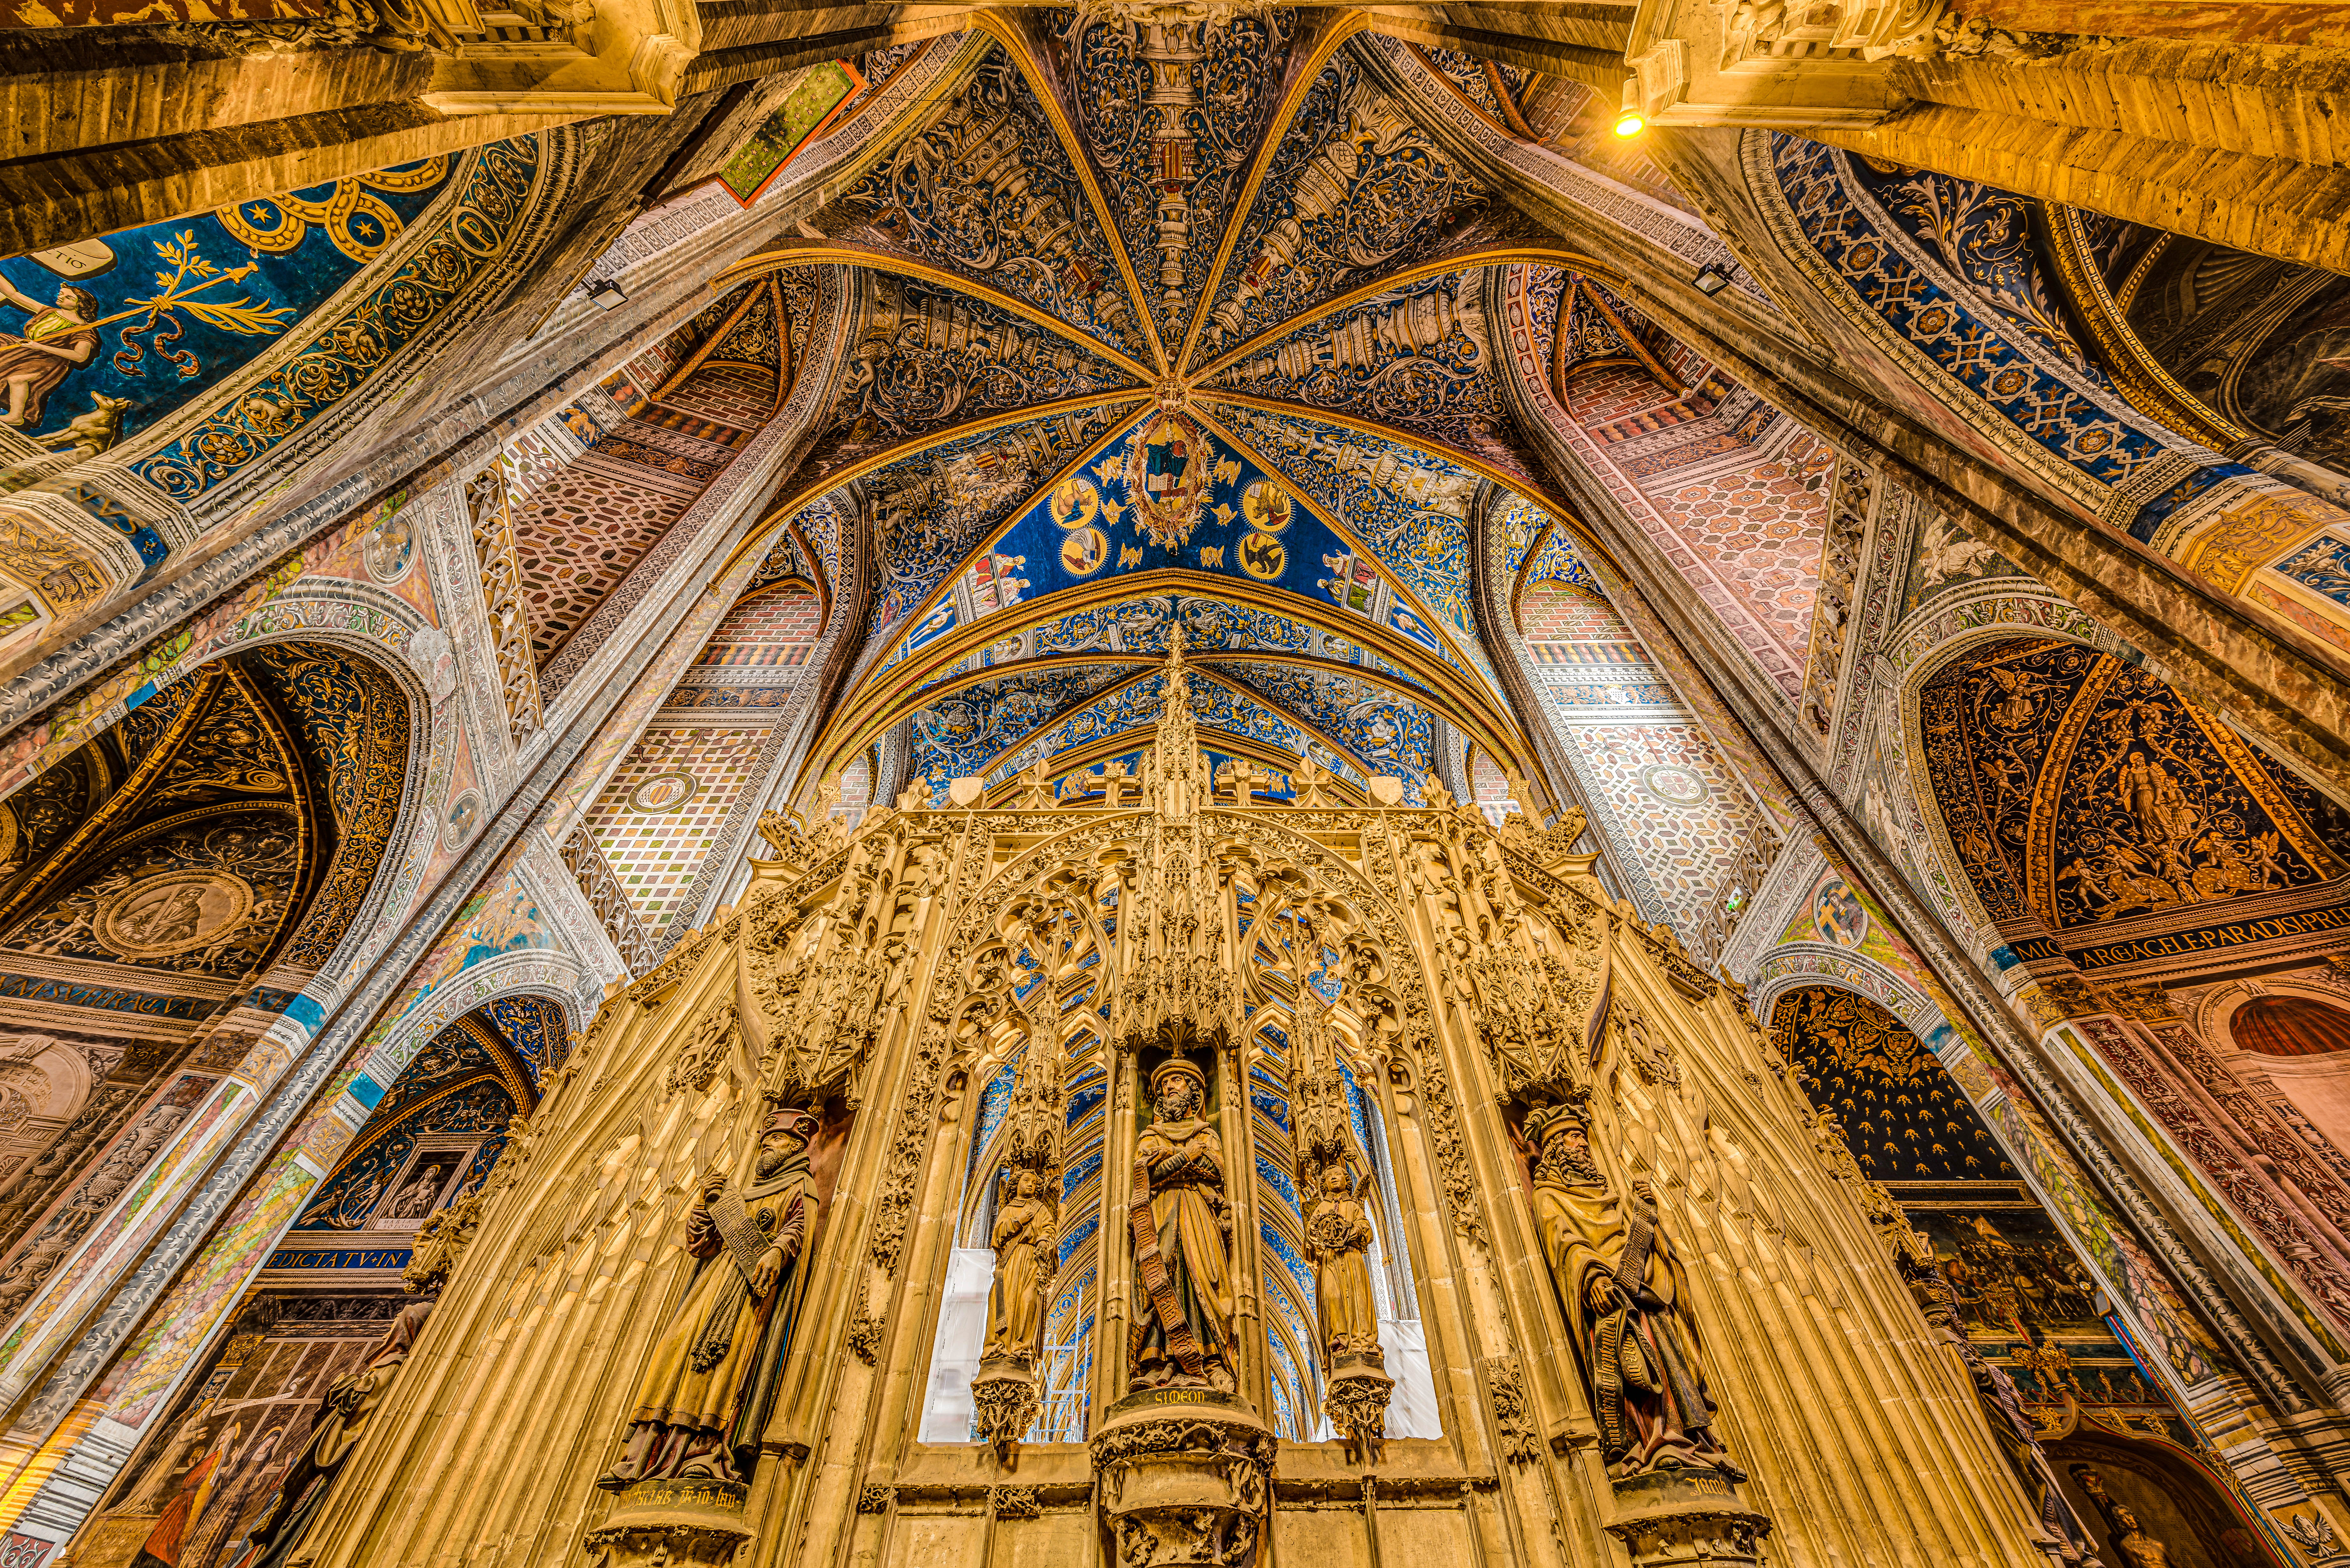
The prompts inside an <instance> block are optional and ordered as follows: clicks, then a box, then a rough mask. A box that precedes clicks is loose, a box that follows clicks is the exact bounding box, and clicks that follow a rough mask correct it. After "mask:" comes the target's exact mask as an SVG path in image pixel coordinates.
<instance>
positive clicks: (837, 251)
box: [710, 240, 1159, 387]
mask: <svg viewBox="0 0 2350 1568" xmlns="http://www.w3.org/2000/svg"><path fill="white" fill-rule="evenodd" d="M827 262H829V263H834V264H837V265H844V266H857V267H865V268H867V269H868V270H872V271H878V272H890V273H900V274H903V275H906V276H908V277H918V278H920V279H921V280H922V281H923V282H925V283H934V284H936V285H938V286H940V287H941V288H946V289H951V290H953V291H954V292H955V293H957V294H965V295H969V296H971V297H972V298H973V299H976V300H978V301H980V302H981V303H983V304H985V305H992V306H995V307H997V308H998V309H1001V310H1007V311H1010V312H1011V313H1012V314H1013V315H1014V316H1017V317H1021V318H1022V319H1024V320H1025V321H1028V322H1031V323H1033V324H1035V326H1038V327H1044V328H1045V330H1046V331H1048V332H1050V333H1052V334H1053V335H1054V336H1055V337H1062V338H1066V340H1067V341H1068V342H1070V343H1071V344H1073V345H1075V346H1076V347H1077V348H1082V349H1084V350H1085V351H1086V353H1087V355H1089V356H1091V357H1092V358H1097V359H1104V360H1107V361H1108V362H1109V363H1110V364H1112V365H1114V366H1116V367H1117V368H1118V369H1121V370H1123V371H1125V372H1126V373H1127V374H1128V375H1129V376H1131V377H1133V378H1134V379H1135V380H1136V381H1137V382H1138V383H1139V384H1140V385H1142V386H1145V387H1147V386H1149V385H1150V383H1151V382H1153V381H1155V380H1157V379H1159V378H1158V377H1157V376H1156V375H1155V374H1154V373H1152V372H1151V371H1150V370H1149V369H1147V368H1145V366H1144V365H1143V363H1142V361H1141V360H1139V359H1137V358H1133V357H1132V356H1130V355H1128V354H1126V353H1123V352H1121V351H1120V350H1118V349H1116V348H1111V347H1110V346H1109V345H1108V344H1107V343H1104V342H1102V341H1101V340H1100V339H1099V338H1096V337H1087V335H1086V334H1084V333H1082V332H1080V331H1078V330H1077V329H1076V327H1072V326H1070V325H1069V324H1068V323H1067V322H1066V321H1064V320H1062V319H1061V318H1060V317H1057V316H1055V315H1053V314H1052V313H1051V312H1049V311H1045V310H1039V309H1038V308H1037V307H1036V306H1033V305H1031V304H1029V303H1028V302H1027V301H1026V300H1024V299H1016V298H1014V296H1011V295H1008V294H1005V293H1003V292H1002V291H1000V290H998V289H994V288H991V287H990V286H987V285H986V284H984V283H982V282H980V281H979V280H978V279H976V278H974V277H972V275H970V274H969V273H961V272H956V271H954V270H952V269H951V268H949V267H942V266H940V265H937V264H936V263H934V262H927V261H923V260H921V259H920V257H918V256H911V255H903V254H899V253H898V252H896V251H889V250H883V249H881V248H880V247H879V246H878V245H861V244H855V243H853V242H850V241H846V240H786V241H785V242H784V244H780V245H778V246H776V247H775V249H774V250H771V251H761V252H760V253H759V254H757V255H752V256H744V257H743V259H742V260H741V261H738V262H736V263H734V264H733V265H731V266H729V267H728V268H726V270H725V271H723V272H722V273H720V274H719V275H717V276H716V277H714V278H712V279H711V280H710V287H711V291H712V293H714V294H719V295H723V294H724V293H725V292H726V291H727V290H729V289H731V288H733V286H735V285H736V284H738V283H740V282H742V281H743V279H744V278H747V277H756V276H758V275H761V274H764V273H776V272H782V271H784V270H785V269H786V268H789V267H795V266H812V265H818V264H822V263H827Z"/></svg>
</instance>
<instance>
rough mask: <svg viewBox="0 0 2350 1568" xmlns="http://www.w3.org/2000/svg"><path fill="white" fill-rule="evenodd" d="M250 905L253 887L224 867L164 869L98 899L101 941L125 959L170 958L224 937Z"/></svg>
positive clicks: (96, 921)
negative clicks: (102, 899)
mask: <svg viewBox="0 0 2350 1568" xmlns="http://www.w3.org/2000/svg"><path fill="white" fill-rule="evenodd" d="M252 909H253V888H252V886H251V885H250V884H249V883H247V882H246V881H245V880H244V878H243V877H235V876H232V875H230V874H229V873H228V872H226V871H166V872H164V873H162V874H161V875H160V876H155V877H141V878H140V880H138V881H136V882H134V883H132V884H131V885H130V887H128V888H124V889H123V890H122V891H121V892H120V893H118V894H116V895H115V896H114V897H113V898H109V899H108V900H106V901H105V902H103V903H101V904H100V905H99V909H98V915H97V918H96V919H95V921H94V922H93V923H94V925H95V927H96V931H95V934H96V936H97V938H98V940H99V944H100V945H101V946H103V947H105V948H106V949H107V950H109V951H110V952H113V953H116V954H118V955H120V957H123V958H127V959H143V958H168V957H170V956H171V955H172V954H173V953H183V952H189V951H192V950H194V949H196V948H200V947H204V946H207V945H210V944H211V943H213V942H216V941H219V940H222V939H224V937H226V936H227V935H228V933H229V932H230V931H232V930H233V929H235V927H236V926H237V925H239V924H240V923H242V922H243V920H244V917H245V916H246V914H247V913H249V912H250V911H251V910H252Z"/></svg>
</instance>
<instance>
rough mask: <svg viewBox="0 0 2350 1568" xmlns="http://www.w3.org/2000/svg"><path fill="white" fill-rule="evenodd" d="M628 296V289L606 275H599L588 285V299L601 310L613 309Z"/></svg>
mask: <svg viewBox="0 0 2350 1568" xmlns="http://www.w3.org/2000/svg"><path fill="white" fill-rule="evenodd" d="M628 297H629V295H628V291H627V290H626V289H623V288H622V287H621V286H619V284H617V283H614V282H613V281H612V280H611V279H610V278H608V277H599V278H598V279H597V280H596V281H595V282H593V283H591V284H589V285H588V286H587V298H588V300H589V301H590V302H591V303H592V304H594V305H595V306H597V307H598V309H601V310H611V309H615V308H617V307H618V306H620V305H621V304H622V303H624V302H625V301H626V300H627V299H628Z"/></svg>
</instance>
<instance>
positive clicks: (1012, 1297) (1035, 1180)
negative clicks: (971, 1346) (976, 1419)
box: [981, 1169, 1055, 1366]
mask: <svg viewBox="0 0 2350 1568" xmlns="http://www.w3.org/2000/svg"><path fill="white" fill-rule="evenodd" d="M1007 1174H1008V1175H1009V1177H1010V1181H1009V1185H1010V1186H1011V1187H1012V1189H1013V1191H1012V1197H1011V1199H1010V1200H1009V1201H1007V1202H1005V1203H1004V1204H1003V1206H1002V1207H1001V1208H999V1209H998V1210H996V1211H995V1229H994V1231H993V1233H992V1234H991V1235H990V1236H989V1237H988V1244H989V1245H991V1246H993V1248H994V1249H995V1284H994V1286H993V1288H992V1289H990V1290H989V1292H988V1293H987V1342H986V1345H985V1348H984V1349H983V1350H982V1352H981V1355H982V1356H983V1358H985V1359H987V1360H990V1361H993V1360H994V1359H996V1358H997V1357H999V1356H1002V1357H1004V1358H1007V1359H1010V1360H1013V1361H1015V1362H1017V1363H1018V1364H1019V1365H1021V1366H1033V1365H1034V1364H1035V1358H1036V1342H1037V1336H1038V1335H1039V1334H1042V1333H1043V1332H1044V1328H1045V1286H1046V1285H1047V1284H1049V1283H1051V1282H1052V1275H1053V1264H1054V1262H1055V1251H1054V1249H1055V1234H1054V1233H1055V1225H1054V1216H1053V1205H1052V1203H1051V1201H1050V1200H1049V1199H1046V1198H1045V1184H1044V1181H1043V1180H1042V1179H1040V1178H1039V1177H1038V1176H1037V1174H1036V1173H1035V1171H1033V1170H1025V1169H1024V1170H1020V1171H1017V1172H1011V1173H1007Z"/></svg>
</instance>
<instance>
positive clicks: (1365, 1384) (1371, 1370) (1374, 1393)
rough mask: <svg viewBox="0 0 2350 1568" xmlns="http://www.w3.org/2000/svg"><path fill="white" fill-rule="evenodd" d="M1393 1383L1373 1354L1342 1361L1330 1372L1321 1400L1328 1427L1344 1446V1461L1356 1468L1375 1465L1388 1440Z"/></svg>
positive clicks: (1381, 1362)
mask: <svg viewBox="0 0 2350 1568" xmlns="http://www.w3.org/2000/svg"><path fill="white" fill-rule="evenodd" d="M1394 1392H1395V1379H1394V1378H1392V1377H1390V1376H1388V1375H1387V1368H1386V1365H1385V1363H1384V1362H1383V1361H1382V1360H1381V1359H1380V1358H1379V1356H1378V1354H1377V1353H1376V1352H1374V1353H1373V1354H1372V1355H1367V1356H1347V1357H1342V1358H1341V1359H1340V1360H1339V1362H1338V1363H1337V1365H1336V1366H1333V1367H1332V1368H1331V1369H1330V1384H1329V1386H1328V1388H1327V1389H1326V1390H1325V1391H1324V1393H1323V1396H1322V1407H1323V1408H1324V1409H1325V1410H1326V1411H1328V1412H1329V1415H1330V1426H1331V1428H1332V1429H1333V1430H1335V1431H1336V1433H1337V1434H1338V1436H1339V1438H1341V1439H1343V1440H1344V1441H1345V1443H1346V1445H1347V1459H1348V1460H1349V1461H1351V1462H1353V1463H1355V1464H1358V1465H1375V1464H1378V1462H1379V1460H1380V1459H1381V1457H1382V1456H1383V1454H1384V1451H1385V1449H1386V1445H1387V1436H1388V1397H1389V1396H1390V1395H1392V1394H1393V1393H1394Z"/></svg>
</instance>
